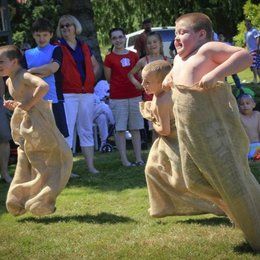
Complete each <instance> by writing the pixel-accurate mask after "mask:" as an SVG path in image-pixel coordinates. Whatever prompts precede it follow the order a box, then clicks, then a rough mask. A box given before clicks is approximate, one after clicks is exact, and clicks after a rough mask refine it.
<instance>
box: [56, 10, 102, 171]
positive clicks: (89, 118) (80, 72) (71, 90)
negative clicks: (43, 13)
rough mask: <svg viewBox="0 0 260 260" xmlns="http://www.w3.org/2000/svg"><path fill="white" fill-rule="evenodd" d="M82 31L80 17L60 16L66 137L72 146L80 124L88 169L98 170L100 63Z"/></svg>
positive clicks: (59, 28)
mask: <svg viewBox="0 0 260 260" xmlns="http://www.w3.org/2000/svg"><path fill="white" fill-rule="evenodd" d="M81 32H82V26H81V24H80V22H79V21H78V19H77V18H76V17H74V16H72V15H63V16H61V17H60V19H59V22H58V27H57V30H56V33H57V36H58V38H59V45H60V46H61V49H62V53H63V61H62V66H61V72H62V89H63V94H64V100H65V102H64V106H65V113H66V118H67V121H68V122H67V124H68V130H69V137H67V138H66V139H67V142H68V144H69V146H70V147H71V148H72V144H73V136H74V130H75V128H76V131H77V133H78V136H79V140H80V146H81V151H82V154H83V156H84V158H85V160H86V162H87V166H88V170H89V172H91V173H94V174H95V173H98V170H97V169H96V168H95V167H94V163H93V158H94V140H93V109H94V97H93V92H94V86H95V82H96V77H97V75H98V72H99V64H98V62H97V60H96V58H95V56H94V55H93V53H92V51H91V49H90V47H89V46H88V45H87V44H86V43H84V42H83V41H81V40H79V39H77V36H78V35H80V33H81Z"/></svg>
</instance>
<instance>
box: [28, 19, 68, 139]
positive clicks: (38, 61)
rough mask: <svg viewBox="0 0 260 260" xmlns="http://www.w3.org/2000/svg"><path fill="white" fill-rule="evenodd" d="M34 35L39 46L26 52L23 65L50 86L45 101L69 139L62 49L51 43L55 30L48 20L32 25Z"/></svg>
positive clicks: (37, 21) (41, 20) (38, 21)
mask: <svg viewBox="0 0 260 260" xmlns="http://www.w3.org/2000/svg"><path fill="white" fill-rule="evenodd" d="M32 33H33V38H34V40H35V42H36V44H37V46H36V47H35V48H32V49H29V50H26V51H25V53H24V62H23V65H24V67H25V68H26V69H28V72H30V73H32V74H35V75H37V76H39V77H41V78H43V80H44V81H45V82H47V83H48V85H49V86H50V89H49V91H48V93H47V94H46V95H45V96H44V99H45V100H50V101H51V102H52V111H53V114H54V118H55V121H56V125H57V127H58V129H59V130H60V132H61V133H62V134H63V136H64V137H68V135H69V134H68V128H67V123H66V116H65V111H64V106H63V102H64V98H63V93H62V89H61V71H60V70H61V69H60V68H61V63H62V52H61V48H60V47H59V46H56V45H52V44H51V43H50V40H51V38H52V36H53V30H52V26H51V24H50V22H49V21H48V20H46V19H44V18H39V19H37V20H36V21H35V22H34V23H33V25H32Z"/></svg>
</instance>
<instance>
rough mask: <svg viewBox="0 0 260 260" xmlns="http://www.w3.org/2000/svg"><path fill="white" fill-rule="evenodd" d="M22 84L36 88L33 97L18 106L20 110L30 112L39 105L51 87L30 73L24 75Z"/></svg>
mask: <svg viewBox="0 0 260 260" xmlns="http://www.w3.org/2000/svg"><path fill="white" fill-rule="evenodd" d="M21 83H22V84H24V85H25V87H26V86H30V87H32V88H34V92H33V96H32V98H31V99H29V100H28V101H26V102H23V103H21V104H20V105H18V107H19V108H21V109H23V110H25V111H29V110H30V109H31V108H32V107H33V106H34V105H35V104H37V103H38V102H39V101H40V100H41V99H42V98H43V97H44V96H45V95H46V94H47V92H48V90H49V85H48V84H47V83H46V82H45V81H44V80H42V79H41V78H39V77H37V76H34V75H32V74H30V73H27V72H26V73H24V75H23V79H22V82H21Z"/></svg>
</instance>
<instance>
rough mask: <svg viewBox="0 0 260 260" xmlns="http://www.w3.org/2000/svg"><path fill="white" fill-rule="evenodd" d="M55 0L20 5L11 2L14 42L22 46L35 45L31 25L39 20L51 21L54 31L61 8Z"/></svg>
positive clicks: (29, 0)
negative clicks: (24, 43)
mask: <svg viewBox="0 0 260 260" xmlns="http://www.w3.org/2000/svg"><path fill="white" fill-rule="evenodd" d="M56 2H57V1H55V0H45V1H40V0H28V1H27V2H26V4H18V3H17V2H16V1H15V0H11V1H10V2H9V5H10V6H11V7H12V13H13V15H12V17H11V27H12V31H13V42H14V44H17V45H18V46H20V45H21V44H22V43H23V42H29V43H30V44H33V43H34V42H33V38H32V32H31V25H32V23H33V22H34V21H35V20H36V19H37V18H42V17H44V18H47V19H49V20H50V21H51V23H52V25H53V29H54V30H55V29H56V28H55V26H56V24H57V22H58V19H59V14H60V10H61V7H60V5H59V4H57V3H56Z"/></svg>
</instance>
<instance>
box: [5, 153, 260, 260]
mask: <svg viewBox="0 0 260 260" xmlns="http://www.w3.org/2000/svg"><path fill="white" fill-rule="evenodd" d="M129 153H130V158H131V157H132V156H133V155H132V152H131V151H129ZM143 154H144V157H146V156H147V154H148V152H147V151H145V152H143ZM95 159H96V160H95V162H96V165H98V167H99V169H103V170H102V173H100V174H99V175H91V174H89V173H88V172H87V170H86V165H85V162H84V160H83V158H82V156H77V157H75V158H74V161H75V162H74V169H73V170H74V172H76V173H78V174H80V176H81V178H80V179H72V180H70V181H69V183H68V185H67V187H66V188H65V189H64V190H63V192H62V193H61V195H60V196H59V197H58V200H57V211H56V212H55V214H53V215H50V216H45V217H35V216H32V215H30V214H26V215H24V216H21V217H13V216H11V215H10V214H8V213H7V212H6V209H5V197H6V192H7V188H8V186H7V184H4V183H1V184H0V194H1V197H0V259H81V258H83V259H213V258H214V259H215V258H216V259H257V258H258V259H260V257H259V255H255V254H254V253H253V252H252V251H251V250H250V248H249V246H248V244H246V243H245V240H244V238H243V236H242V233H241V232H240V231H239V230H238V229H234V228H232V226H231V224H230V223H229V221H228V219H226V218H224V217H216V216H213V215H201V216H186V217H167V218H164V219H153V218H151V217H149V215H148V213H147V209H148V196H147V189H146V184H145V178H144V167H134V168H125V167H122V166H121V164H120V161H119V155H118V153H117V152H116V151H114V152H113V153H109V154H100V153H97V154H96V158H95ZM132 159H133V157H132ZM10 170H11V171H13V170H14V165H13V166H11V167H10Z"/></svg>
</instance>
